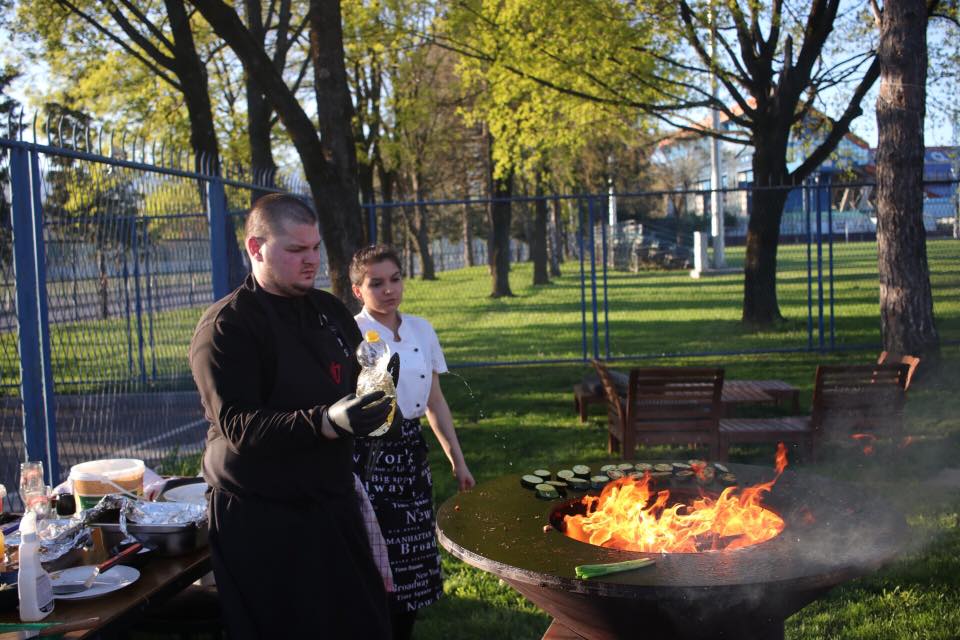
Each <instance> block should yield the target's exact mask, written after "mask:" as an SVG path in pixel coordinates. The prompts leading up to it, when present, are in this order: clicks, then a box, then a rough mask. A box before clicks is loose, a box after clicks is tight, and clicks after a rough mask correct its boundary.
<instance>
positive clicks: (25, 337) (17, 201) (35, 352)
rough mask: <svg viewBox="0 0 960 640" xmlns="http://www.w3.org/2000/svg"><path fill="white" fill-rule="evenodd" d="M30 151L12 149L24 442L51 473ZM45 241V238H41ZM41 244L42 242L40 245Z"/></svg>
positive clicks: (28, 453) (31, 455)
mask: <svg viewBox="0 0 960 640" xmlns="http://www.w3.org/2000/svg"><path fill="white" fill-rule="evenodd" d="M29 155H30V154H29V153H28V151H27V150H26V149H24V148H23V147H13V148H11V149H10V185H11V205H12V211H11V218H12V227H13V264H14V274H15V276H16V283H17V286H16V291H15V294H16V300H17V333H18V339H19V348H20V394H21V398H22V400H23V444H24V448H25V449H26V450H25V451H24V457H25V459H26V460H40V461H42V462H43V466H44V469H45V470H46V473H47V474H48V477H51V469H50V462H49V450H48V448H47V443H46V435H45V433H44V431H45V425H44V423H45V421H46V418H45V416H44V402H43V395H44V387H43V362H42V356H41V353H40V317H39V316H40V313H39V312H40V307H39V304H38V301H37V294H38V292H39V286H38V285H39V283H38V282H37V271H36V266H37V265H36V249H37V243H36V227H35V224H34V219H33V218H34V216H33V203H32V198H31V179H30V178H31V175H30V173H31V171H30V157H29ZM41 242H42V240H41ZM41 248H42V245H41Z"/></svg>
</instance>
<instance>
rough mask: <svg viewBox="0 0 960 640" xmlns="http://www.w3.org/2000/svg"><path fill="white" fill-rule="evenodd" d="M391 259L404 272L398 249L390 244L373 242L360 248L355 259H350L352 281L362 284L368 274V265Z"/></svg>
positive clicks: (355, 254) (358, 284)
mask: <svg viewBox="0 0 960 640" xmlns="http://www.w3.org/2000/svg"><path fill="white" fill-rule="evenodd" d="M385 260H389V261H390V262H392V263H393V264H395V265H397V269H400V271H401V273H402V272H403V265H401V264H400V256H398V255H397V252H396V250H395V249H394V248H393V247H391V246H390V245H388V244H372V245H370V246H368V247H364V248H362V249H358V250H357V252H356V253H354V254H353V260H351V261H350V282H351V283H353V284H355V285H357V286H360V285H361V284H363V279H364V277H366V275H367V267H369V266H370V265H372V264H377V263H378V262H383V261H385Z"/></svg>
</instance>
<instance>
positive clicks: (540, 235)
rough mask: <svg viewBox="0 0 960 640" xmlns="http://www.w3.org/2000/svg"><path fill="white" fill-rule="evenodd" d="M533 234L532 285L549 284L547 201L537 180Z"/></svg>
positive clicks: (531, 244)
mask: <svg viewBox="0 0 960 640" xmlns="http://www.w3.org/2000/svg"><path fill="white" fill-rule="evenodd" d="M534 211H535V214H534V220H533V233H532V235H531V237H530V259H531V260H532V261H533V284H534V285H541V284H550V276H549V275H548V274H547V201H546V199H544V197H543V186H542V185H541V184H540V181H539V179H538V180H537V200H536V202H535V204H534Z"/></svg>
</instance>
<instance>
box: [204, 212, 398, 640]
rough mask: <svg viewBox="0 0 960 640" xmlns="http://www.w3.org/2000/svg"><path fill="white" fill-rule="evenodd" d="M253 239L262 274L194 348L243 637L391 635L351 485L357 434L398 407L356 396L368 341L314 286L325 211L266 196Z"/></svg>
mask: <svg viewBox="0 0 960 640" xmlns="http://www.w3.org/2000/svg"><path fill="white" fill-rule="evenodd" d="M245 232H246V233H245V236H246V249H247V253H248V255H249V256H250V261H251V264H252V266H253V273H252V274H251V275H250V276H248V277H247V279H246V280H245V281H244V283H243V284H242V285H241V286H240V287H239V288H238V289H236V290H235V291H234V292H232V293H231V294H229V295H228V296H226V297H225V298H223V299H222V300H219V301H217V302H216V303H214V304H213V306H211V307H210V308H209V309H208V310H207V311H206V312H205V313H204V315H203V317H202V318H201V319H200V322H199V324H198V325H197V330H196V332H195V333H194V336H193V340H192V342H191V343H190V368H191V369H192V371H193V377H194V380H195V381H196V384H197V388H198V389H199V391H200V397H201V399H202V401H203V406H204V409H205V412H206V417H207V420H209V422H210V429H209V432H208V434H207V445H206V450H205V452H204V456H203V475H204V478H206V480H207V482H208V483H209V484H210V486H211V487H212V488H213V490H212V492H211V495H210V551H211V558H212V561H213V570H214V574H215V577H216V580H217V587H218V590H219V592H220V601H221V605H222V607H223V611H224V615H225V618H226V622H227V626H228V629H229V632H230V637H231V638H232V639H233V640H236V639H238V638H277V637H293V636H296V637H302V638H308V637H317V638H321V637H322V638H331V639H335V638H364V639H366V638H370V639H378V638H389V637H390V618H389V613H388V607H387V600H386V593H385V591H384V587H383V582H382V579H381V576H380V574H379V572H378V571H377V567H376V565H375V564H374V561H373V559H372V557H371V554H370V547H369V543H368V541H367V536H366V533H365V530H364V527H363V522H362V520H361V516H360V511H359V507H358V503H357V497H356V494H355V492H354V484H353V475H352V473H353V471H352V468H353V458H352V453H353V437H355V436H356V437H361V436H363V435H366V434H368V433H369V432H370V431H372V430H373V429H375V428H376V427H378V426H379V425H380V424H382V423H383V421H384V420H385V419H386V416H387V413H388V411H389V404H388V403H385V402H377V400H379V399H380V398H381V397H382V393H380V392H377V393H375V394H368V395H366V396H362V397H360V398H355V397H354V396H353V393H352V392H353V391H354V389H355V385H356V380H357V374H358V372H359V367H358V365H357V363H356V359H355V357H354V352H355V350H356V347H357V345H358V344H359V343H360V341H361V336H360V330H359V329H358V328H357V325H356V323H355V322H354V320H353V318H352V316H351V314H350V312H349V311H348V310H347V308H346V307H345V306H344V305H343V304H342V303H341V302H340V301H339V300H338V299H337V298H336V297H334V296H332V295H330V294H328V293H326V292H323V291H320V290H318V289H314V288H313V282H314V277H315V275H316V272H317V269H318V267H319V266H320V254H319V247H320V233H319V229H318V226H317V218H316V215H315V214H314V213H313V211H311V210H310V209H309V208H308V207H307V206H306V205H304V204H303V203H302V202H300V201H299V200H297V199H296V198H293V197H290V196H286V195H279V194H271V195H268V196H264V197H262V198H260V199H259V200H257V201H256V202H255V203H254V205H253V208H252V209H251V210H250V213H249V215H248V217H247V223H246V229H245ZM395 413H397V414H399V411H397V412H395Z"/></svg>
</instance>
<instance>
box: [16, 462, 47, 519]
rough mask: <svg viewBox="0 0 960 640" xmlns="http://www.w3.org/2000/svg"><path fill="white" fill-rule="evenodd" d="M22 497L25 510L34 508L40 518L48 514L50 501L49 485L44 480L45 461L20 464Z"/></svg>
mask: <svg viewBox="0 0 960 640" xmlns="http://www.w3.org/2000/svg"><path fill="white" fill-rule="evenodd" d="M20 499H21V500H22V501H23V508H24V512H26V511H31V510H32V511H34V512H36V514H37V517H38V518H44V517H46V516H47V511H48V508H49V501H48V498H47V485H46V484H44V482H43V462H39V461H37V462H23V463H21V464H20Z"/></svg>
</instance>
